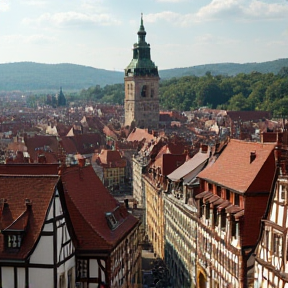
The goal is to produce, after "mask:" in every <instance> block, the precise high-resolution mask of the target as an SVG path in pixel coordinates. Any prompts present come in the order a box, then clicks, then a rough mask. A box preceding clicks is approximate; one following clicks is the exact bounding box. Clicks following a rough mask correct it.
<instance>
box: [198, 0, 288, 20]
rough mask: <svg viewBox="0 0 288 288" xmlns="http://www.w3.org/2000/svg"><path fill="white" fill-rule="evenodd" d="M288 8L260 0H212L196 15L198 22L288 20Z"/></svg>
mask: <svg viewBox="0 0 288 288" xmlns="http://www.w3.org/2000/svg"><path fill="white" fill-rule="evenodd" d="M287 14H288V6H287V5H285V4H280V3H265V2H262V1H259V0H252V1H248V0H212V1H211V3H210V4H208V5H206V6H204V7H202V8H200V9H199V11H198V12H197V13H196V20H198V21H203V20H219V19H229V18H233V19H235V20H241V19H242V20H274V19H287Z"/></svg>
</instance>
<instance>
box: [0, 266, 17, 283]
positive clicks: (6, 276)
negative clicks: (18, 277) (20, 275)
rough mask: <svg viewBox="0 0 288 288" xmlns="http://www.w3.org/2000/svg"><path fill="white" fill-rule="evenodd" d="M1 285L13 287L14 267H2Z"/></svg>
mask: <svg viewBox="0 0 288 288" xmlns="http://www.w3.org/2000/svg"><path fill="white" fill-rule="evenodd" d="M2 286H3V287H5V288H14V268H12V267H3V268H2Z"/></svg>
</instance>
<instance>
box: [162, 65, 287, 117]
mask: <svg viewBox="0 0 288 288" xmlns="http://www.w3.org/2000/svg"><path fill="white" fill-rule="evenodd" d="M285 71H286V70H285V69H281V73H278V74H276V75H275V74H272V73H266V74H262V73H259V72H254V71H253V72H251V73H250V74H244V73H240V74H238V75H236V76H230V77H228V76H221V75H217V76H212V75H211V73H210V72H207V73H206V74H205V76H202V77H196V76H185V77H182V78H178V79H177V78H172V79H170V80H164V81H162V82H160V89H159V92H160V93H159V96H160V104H161V106H162V109H176V110H182V111H183V110H190V109H198V108H199V107H201V106H208V107H211V108H218V109H227V110H236V111H240V110H268V111H271V112H272V113H274V114H283V113H286V114H288V74H287V75H286V74H285Z"/></svg>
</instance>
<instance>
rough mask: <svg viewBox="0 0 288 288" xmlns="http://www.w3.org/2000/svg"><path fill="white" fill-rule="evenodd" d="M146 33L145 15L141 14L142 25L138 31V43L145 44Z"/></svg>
mask: <svg viewBox="0 0 288 288" xmlns="http://www.w3.org/2000/svg"><path fill="white" fill-rule="evenodd" d="M145 36H146V31H145V28H144V25H143V14H142V13H141V24H140V28H139V31H138V43H140V42H145Z"/></svg>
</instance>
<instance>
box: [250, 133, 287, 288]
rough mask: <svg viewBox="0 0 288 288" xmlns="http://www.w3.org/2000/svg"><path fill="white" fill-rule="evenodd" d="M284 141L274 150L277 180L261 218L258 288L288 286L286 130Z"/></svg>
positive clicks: (255, 276) (255, 283)
mask: <svg viewBox="0 0 288 288" xmlns="http://www.w3.org/2000/svg"><path fill="white" fill-rule="evenodd" d="M281 138H282V137H281ZM283 140H284V141H283V143H281V144H280V143H278V144H277V147H276V149H275V156H276V157H275V158H276V159H275V160H276V164H277V170H276V173H275V182H274V185H273V190H272V192H271V197H270V201H269V203H268V205H267V210H266V213H265V215H264V218H263V220H262V225H261V238H260V241H259V243H258V246H257V249H256V253H255V254H256V257H255V260H256V261H255V272H254V287H255V288H260V287H266V288H274V287H277V288H284V287H285V288H287V287H288V234H287V227H288V213H287V212H288V173H287V172H288V170H287V168H288V161H287V160H288V157H287V156H288V149H287V148H288V147H287V132H286V133H285V134H284V137H283ZM282 144H284V145H282Z"/></svg>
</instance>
